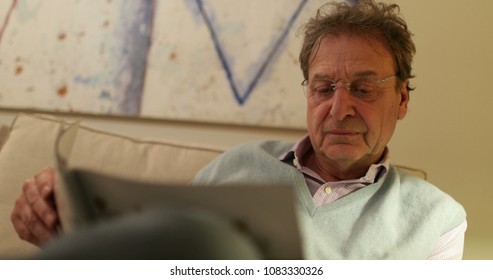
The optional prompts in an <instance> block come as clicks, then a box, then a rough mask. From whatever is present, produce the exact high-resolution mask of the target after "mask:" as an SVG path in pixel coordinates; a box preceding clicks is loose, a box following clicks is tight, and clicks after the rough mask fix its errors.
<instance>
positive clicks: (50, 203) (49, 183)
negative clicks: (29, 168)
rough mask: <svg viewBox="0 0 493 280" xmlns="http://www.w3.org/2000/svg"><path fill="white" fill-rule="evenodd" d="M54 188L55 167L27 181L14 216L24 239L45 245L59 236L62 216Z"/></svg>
mask: <svg viewBox="0 0 493 280" xmlns="http://www.w3.org/2000/svg"><path fill="white" fill-rule="evenodd" d="M54 190H55V170H54V169H53V168H51V167H47V168H44V169H42V170H41V171H40V172H39V173H37V174H36V175H35V176H34V177H33V178H30V179H27V180H26V181H25V182H24V184H23V186H22V193H21V195H20V196H19V197H18V198H17V200H16V201H15V205H14V209H12V214H11V216H10V218H11V221H12V224H13V225H14V228H15V231H16V232H17V234H18V235H19V237H20V238H21V239H23V240H25V241H27V242H29V243H32V244H34V245H37V246H41V245H43V244H45V243H46V242H47V241H48V240H50V239H52V238H53V237H55V236H56V235H57V231H56V228H57V226H58V224H59V219H58V213H57V211H56V206H55V201H54Z"/></svg>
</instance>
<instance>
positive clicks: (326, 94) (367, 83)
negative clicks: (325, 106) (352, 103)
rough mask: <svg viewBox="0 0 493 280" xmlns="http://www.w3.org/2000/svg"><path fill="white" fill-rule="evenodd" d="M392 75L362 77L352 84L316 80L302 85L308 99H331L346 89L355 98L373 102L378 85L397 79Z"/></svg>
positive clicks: (304, 82) (306, 81)
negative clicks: (377, 77)
mask: <svg viewBox="0 0 493 280" xmlns="http://www.w3.org/2000/svg"><path fill="white" fill-rule="evenodd" d="M396 77H397V75H392V76H389V77H385V78H382V79H376V78H375V77H362V78H359V79H356V80H354V81H352V82H349V83H346V82H344V81H338V82H335V81H332V80H330V79H314V80H313V81H312V82H310V83H309V82H308V80H304V81H303V82H302V83H301V85H302V86H303V87H304V88H306V89H305V93H306V94H307V97H309V98H314V99H315V100H316V101H323V100H326V99H330V98H331V97H332V95H333V94H334V93H335V92H336V90H337V88H338V87H344V88H346V89H347V90H348V91H349V92H350V93H351V94H352V95H353V96H355V97H356V98H358V99H361V100H363V101H373V100H375V99H376V98H377V97H378V92H379V91H378V85H379V84H381V83H383V82H386V81H390V80H392V79H394V78H396Z"/></svg>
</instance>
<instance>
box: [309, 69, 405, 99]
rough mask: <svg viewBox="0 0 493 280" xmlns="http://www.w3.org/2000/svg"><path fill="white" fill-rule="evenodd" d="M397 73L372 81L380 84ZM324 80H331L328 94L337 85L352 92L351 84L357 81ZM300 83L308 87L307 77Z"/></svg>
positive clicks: (335, 88) (335, 89)
mask: <svg viewBox="0 0 493 280" xmlns="http://www.w3.org/2000/svg"><path fill="white" fill-rule="evenodd" d="M398 74H399V73H396V74H394V75H391V76H388V77H384V78H382V79H378V80H375V81H373V83H375V85H376V86H377V85H378V84H381V83H383V82H386V81H390V80H391V79H394V78H398V77H399V75H398ZM326 81H328V82H331V84H329V85H328V86H330V87H332V92H331V93H330V94H333V93H335V92H336V91H337V88H338V87H341V86H344V87H345V88H346V89H347V90H348V91H349V92H350V93H351V94H354V93H353V91H352V90H351V86H352V85H353V84H354V83H355V82H357V81H358V80H356V81H353V82H349V83H347V82H344V81H343V80H339V81H337V82H336V81H334V80H331V79H326ZM301 85H302V86H303V87H308V79H305V80H304V81H303V82H301ZM307 92H308V89H307V90H306V91H305V94H308V93H307ZM354 95H357V94H354ZM307 97H308V96H307ZM372 99H373V98H372Z"/></svg>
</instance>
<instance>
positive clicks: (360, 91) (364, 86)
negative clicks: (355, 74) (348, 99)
mask: <svg viewBox="0 0 493 280" xmlns="http://www.w3.org/2000/svg"><path fill="white" fill-rule="evenodd" d="M373 91H374V87H373V85H372V84H370V83H355V84H354V85H353V86H352V89H351V92H352V93H353V94H356V95H366V94H370V93H372V92H373Z"/></svg>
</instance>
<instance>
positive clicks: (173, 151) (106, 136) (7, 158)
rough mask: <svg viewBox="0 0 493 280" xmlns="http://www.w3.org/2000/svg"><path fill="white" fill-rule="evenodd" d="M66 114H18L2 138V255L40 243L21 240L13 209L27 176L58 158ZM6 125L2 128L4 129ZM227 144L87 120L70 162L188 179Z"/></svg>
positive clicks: (153, 177) (133, 175)
mask: <svg viewBox="0 0 493 280" xmlns="http://www.w3.org/2000/svg"><path fill="white" fill-rule="evenodd" d="M66 125H67V124H66V123H65V122H64V121H63V120H60V119H57V118H53V117H49V116H38V115H36V116H34V115H24V114H21V115H18V116H17V117H16V118H15V119H14V121H13V123H12V125H11V127H10V131H9V132H8V133H5V130H3V131H4V133H3V134H0V136H1V135H5V136H6V140H5V141H3V142H4V144H3V147H2V146H1V143H2V140H1V139H0V147H2V148H1V151H0V170H1V172H0V182H1V184H2V185H1V186H0V258H18V257H23V256H28V255H29V254H32V253H34V252H35V251H36V250H37V248H36V247H34V246H32V245H30V244H28V243H27V242H24V241H22V240H20V239H19V238H18V237H17V234H16V233H15V231H14V229H13V227H12V225H11V222H10V212H11V210H12V207H13V204H14V202H15V199H16V198H17V196H19V194H20V193H21V187H22V184H23V182H24V180H25V179H27V178H29V177H32V176H33V175H34V174H35V173H37V172H38V171H39V170H41V169H42V168H43V167H45V166H54V164H55V141H56V138H57V136H58V134H59V132H60V130H61V129H63V128H64V127H66ZM1 131H2V130H0V132H1ZM222 152H223V149H220V148H216V147H204V146H200V145H189V144H183V143H177V142H173V141H166V140H159V141H154V140H143V139H136V138H132V137H128V136H122V135H118V134H114V133H108V132H104V131H100V130H97V129H94V128H90V127H87V126H84V125H82V126H81V127H80V128H79V130H78V133H77V137H76V140H75V142H74V146H73V149H72V153H71V155H70V158H69V160H68V163H69V166H71V167H78V168H85V169H90V170H97V171H98V172H102V173H105V174H108V175H114V176H120V177H123V178H129V179H136V180H142V181H159V182H172V183H184V184H185V183H188V182H189V181H190V180H191V179H192V178H193V177H194V175H195V173H196V172H197V171H198V170H200V169H201V168H202V167H203V166H204V165H205V164H206V163H208V162H209V161H211V160H212V159H213V158H215V157H216V156H217V155H219V154H220V153H222Z"/></svg>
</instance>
